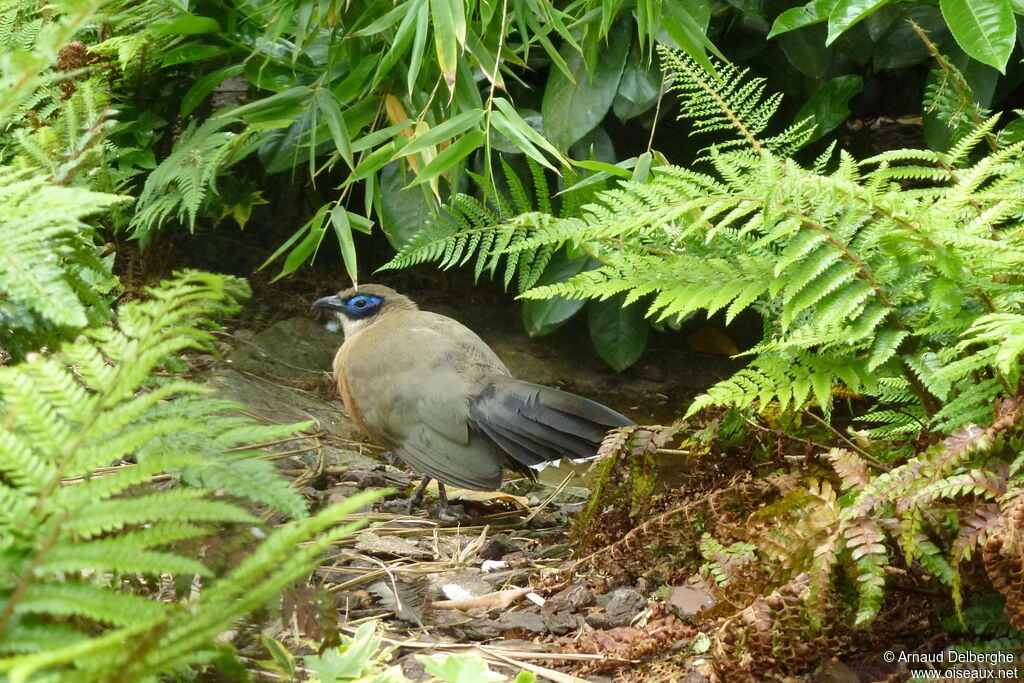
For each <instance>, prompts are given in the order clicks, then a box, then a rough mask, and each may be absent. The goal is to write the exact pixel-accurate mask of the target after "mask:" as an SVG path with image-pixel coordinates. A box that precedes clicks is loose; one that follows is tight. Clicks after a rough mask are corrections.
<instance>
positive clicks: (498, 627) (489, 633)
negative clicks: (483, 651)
mask: <svg viewBox="0 0 1024 683" xmlns="http://www.w3.org/2000/svg"><path fill="white" fill-rule="evenodd" d="M505 628H506V626H505V624H502V623H501V622H499V621H495V620H494V619H476V620H475V621H471V622H470V623H468V624H464V625H462V626H460V627H459V629H458V630H459V631H461V632H462V635H463V636H465V637H466V639H467V640H493V639H495V638H497V637H499V636H500V635H501V634H502V631H503V630H504V629H505Z"/></svg>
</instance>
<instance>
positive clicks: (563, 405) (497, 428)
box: [469, 376, 633, 470]
mask: <svg viewBox="0 0 1024 683" xmlns="http://www.w3.org/2000/svg"><path fill="white" fill-rule="evenodd" d="M469 414H470V417H471V418H472V420H473V422H474V424H475V425H476V426H477V428H478V429H480V430H481V431H482V432H483V433H485V434H487V436H489V437H490V438H491V439H492V440H493V441H494V442H495V443H496V444H498V445H499V446H500V447H501V449H502V450H503V451H504V452H505V453H506V454H507V455H508V456H509V458H510V459H511V460H512V461H513V463H514V464H513V466H515V465H519V467H516V469H520V470H522V466H526V467H531V466H533V465H538V464H540V463H542V462H545V461H554V460H558V459H560V458H563V457H568V458H589V457H592V456H594V455H596V454H597V449H598V448H599V447H600V445H601V441H602V440H603V439H604V437H605V434H607V433H608V430H610V429H613V428H615V427H623V426H626V425H631V424H633V421H632V420H630V419H629V418H628V417H626V416H625V415H622V414H620V413H618V412H616V411H614V410H612V409H611V408H608V407H606V406H603V405H601V404H600V403H597V402H596V401H591V400H590V399H586V398H583V397H581V396H577V395H575V394H571V393H569V392H567V391H561V390H559V389H553V388H551V387H545V386H541V385H539V384H531V383H529V382H523V381H520V380H517V379H514V378H511V377H504V376H496V377H494V378H493V379H492V380H491V381H490V382H489V383H488V384H487V385H486V386H485V387H484V389H483V391H481V392H480V393H479V394H478V395H477V396H476V397H475V398H474V400H473V401H472V402H471V403H470V406H469Z"/></svg>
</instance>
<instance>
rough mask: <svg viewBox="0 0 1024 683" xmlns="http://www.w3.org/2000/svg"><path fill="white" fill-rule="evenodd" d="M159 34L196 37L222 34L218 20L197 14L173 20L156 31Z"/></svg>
mask: <svg viewBox="0 0 1024 683" xmlns="http://www.w3.org/2000/svg"><path fill="white" fill-rule="evenodd" d="M156 32H157V33H163V34H170V35H175V36H194V35H199V34H200V33H220V24H218V23H217V20H216V19H211V18H210V17H200V16H198V15H195V14H186V15H185V16H182V17H178V18H177V19H172V20H171V21H169V22H168V23H166V24H163V25H161V26H159V27H157V29H156Z"/></svg>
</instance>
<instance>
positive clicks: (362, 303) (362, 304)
mask: <svg viewBox="0 0 1024 683" xmlns="http://www.w3.org/2000/svg"><path fill="white" fill-rule="evenodd" d="M369 303H370V302H369V301H367V300H366V299H364V298H362V297H359V298H357V299H353V300H352V305H353V306H355V307H356V308H358V309H359V310H362V309H364V308H366V306H367V304H369Z"/></svg>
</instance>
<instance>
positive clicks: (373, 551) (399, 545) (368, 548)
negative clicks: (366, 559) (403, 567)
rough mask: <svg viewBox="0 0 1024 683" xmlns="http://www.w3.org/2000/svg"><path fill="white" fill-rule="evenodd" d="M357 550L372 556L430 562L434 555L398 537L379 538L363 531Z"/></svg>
mask: <svg viewBox="0 0 1024 683" xmlns="http://www.w3.org/2000/svg"><path fill="white" fill-rule="evenodd" d="M355 547H356V550H359V551H361V552H364V553H368V554H370V555H388V556H391V557H407V558H411V559H419V560H430V559H433V558H434V553H433V552H432V551H430V550H428V549H426V548H420V547H419V546H417V545H415V544H414V543H412V542H411V541H408V540H406V539H404V538H399V537H398V536H378V535H377V534H375V533H373V532H372V531H361V532H360V533H359V535H358V536H356V544H355Z"/></svg>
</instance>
